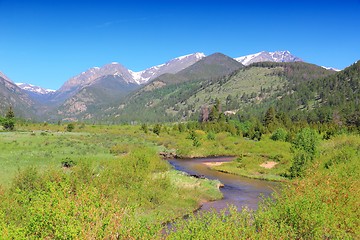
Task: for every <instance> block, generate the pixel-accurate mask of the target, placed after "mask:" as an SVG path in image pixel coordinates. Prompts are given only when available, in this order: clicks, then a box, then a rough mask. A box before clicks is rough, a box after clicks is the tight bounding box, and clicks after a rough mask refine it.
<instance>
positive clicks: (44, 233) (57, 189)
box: [0, 125, 222, 239]
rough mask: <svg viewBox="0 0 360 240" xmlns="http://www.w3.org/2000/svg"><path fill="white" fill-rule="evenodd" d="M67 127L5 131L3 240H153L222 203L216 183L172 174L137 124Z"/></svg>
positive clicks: (0, 194) (0, 195)
mask: <svg viewBox="0 0 360 240" xmlns="http://www.w3.org/2000/svg"><path fill="white" fill-rule="evenodd" d="M20 128H21V127H20V126H19V129H20ZM64 128H66V126H54V125H42V126H39V125H30V126H22V131H21V132H2V133H0V134H1V140H0V146H1V149H2V151H1V158H0V159H1V166H2V168H1V174H0V176H1V177H0V182H1V184H2V185H3V187H2V188H0V189H1V191H0V233H1V234H0V236H1V237H2V238H5V239H8V238H9V239H11V238H15V239H24V238H55V239H65V238H66V239H68V238H78V239H91V238H108V237H111V238H117V237H120V238H139V237H141V238H145V239H149V238H156V237H158V236H160V235H161V230H162V228H163V224H164V223H166V222H168V221H170V220H172V219H175V218H179V217H182V216H183V215H185V214H188V213H191V212H192V211H194V210H196V209H197V208H198V207H199V206H200V204H201V203H202V202H204V201H211V200H216V199H219V198H221V197H222V194H221V193H220V191H219V189H218V185H219V182H218V181H210V180H206V179H197V178H193V177H188V176H185V175H183V174H181V173H179V172H177V171H174V170H171V169H170V166H169V164H168V163H167V162H166V161H164V160H162V159H160V157H159V156H158V153H157V151H158V147H157V146H156V145H155V144H154V143H152V142H151V141H150V140H149V141H147V140H145V139H143V138H141V136H138V137H136V134H137V130H138V129H139V127H138V126H136V127H131V126H120V127H119V126H111V127H106V126H87V127H85V126H82V127H81V128H80V129H79V126H76V127H75V129H74V131H73V132H71V133H70V132H62V131H64ZM30 129H31V130H33V131H29V130H30ZM35 129H37V130H36V131H35ZM25 130H27V131H25ZM60 130H61V131H60ZM79 131H83V132H79ZM134 131H135V132H134Z"/></svg>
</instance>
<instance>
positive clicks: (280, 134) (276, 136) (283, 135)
mask: <svg viewBox="0 0 360 240" xmlns="http://www.w3.org/2000/svg"><path fill="white" fill-rule="evenodd" d="M287 135H288V133H287V131H286V130H285V129H283V128H278V129H276V131H275V132H274V133H273V134H272V135H271V137H270V138H271V139H272V140H274V141H283V142H285V141H286V139H287Z"/></svg>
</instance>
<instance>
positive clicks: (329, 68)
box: [321, 66, 341, 72]
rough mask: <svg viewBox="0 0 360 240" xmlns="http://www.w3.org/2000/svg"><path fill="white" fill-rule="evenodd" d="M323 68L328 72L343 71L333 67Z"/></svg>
mask: <svg viewBox="0 0 360 240" xmlns="http://www.w3.org/2000/svg"><path fill="white" fill-rule="evenodd" d="M321 67H322V68H325V69H326V70H332V71H335V72H340V71H341V70H340V69H337V68H333V67H325V66H321Z"/></svg>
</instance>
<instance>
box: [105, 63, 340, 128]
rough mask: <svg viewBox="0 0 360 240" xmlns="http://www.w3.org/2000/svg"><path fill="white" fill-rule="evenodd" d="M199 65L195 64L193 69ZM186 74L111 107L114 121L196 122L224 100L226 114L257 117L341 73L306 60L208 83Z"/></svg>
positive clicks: (256, 68) (250, 69)
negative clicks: (290, 94)
mask: <svg viewBox="0 0 360 240" xmlns="http://www.w3.org/2000/svg"><path fill="white" fill-rule="evenodd" d="M204 60H205V59H204ZM200 62H201V61H199V62H198V63H197V64H200ZM194 67H195V65H193V66H191V67H190V69H193V68H194ZM200 69H201V68H200ZM187 70H188V69H185V70H184V71H187ZM190 72H192V71H190ZM200 72H202V71H200ZM182 74H183V72H179V73H178V74H175V75H172V76H171V77H172V78H170V80H172V81H170V82H166V81H162V80H163V78H166V80H169V77H167V76H164V75H163V76H161V77H159V78H157V79H155V80H154V81H153V82H151V83H150V84H148V85H146V86H145V87H143V88H142V89H140V90H139V91H137V92H136V93H135V94H134V95H132V96H131V97H129V98H127V99H126V101H124V102H123V103H122V104H120V105H119V106H118V107H115V106H113V107H112V108H109V109H108V111H107V112H108V113H109V114H108V121H109V122H118V121H135V120H136V121H183V120H188V119H194V120H196V119H198V116H199V112H200V109H201V108H202V107H204V106H205V107H206V106H208V107H210V106H211V105H213V104H214V103H215V102H216V99H218V100H220V103H221V108H222V110H223V111H231V112H236V111H238V110H240V111H242V110H243V109H245V108H246V109H249V108H247V107H250V106H251V108H253V109H257V110H258V111H257V112H256V114H257V113H260V114H263V108H265V107H266V106H268V105H269V104H270V103H271V102H274V101H275V100H276V98H277V97H279V96H285V95H287V92H288V91H289V89H297V88H298V86H299V85H301V84H306V83H308V82H310V81H312V80H314V79H318V78H324V77H326V76H331V75H333V74H335V73H334V72H333V71H329V70H326V69H324V68H322V67H319V66H316V65H312V64H307V63H303V62H295V63H268V62H266V63H257V65H256V64H253V65H251V66H248V67H246V68H240V69H238V70H235V71H234V72H232V73H231V74H228V75H225V76H222V77H218V78H212V77H211V76H208V77H207V78H205V77H203V78H201V79H203V80H200V79H198V80H196V79H193V80H187V81H184V79H185V80H186V78H185V77H184V75H182ZM179 75H181V77H180V76H179ZM185 75H186V74H185ZM174 76H175V78H174ZM195 76H197V75H196V74H195ZM174 79H175V80H176V81H174ZM180 80H183V81H180ZM292 91H294V90H292ZM261 106H264V107H261ZM249 111H251V109H250V110H249Z"/></svg>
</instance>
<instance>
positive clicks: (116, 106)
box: [0, 51, 335, 123]
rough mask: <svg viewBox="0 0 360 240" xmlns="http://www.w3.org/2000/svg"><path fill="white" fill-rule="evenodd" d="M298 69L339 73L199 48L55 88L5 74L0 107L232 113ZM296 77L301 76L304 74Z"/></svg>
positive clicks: (284, 57)
mask: <svg viewBox="0 0 360 240" xmlns="http://www.w3.org/2000/svg"><path fill="white" fill-rule="evenodd" d="M262 62H273V63H274V64H280V65H276V66H275V65H274V66H275V67H274V66H272V67H271V68H270V69H269V67H262V66H261V63H262ZM259 64H260V65H259ZM282 64H283V65H282ZM289 64H293V65H289ZM294 64H295V65H294ZM294 66H296V67H294ZM292 68H293V69H292ZM297 68H300V69H303V70H304V69H305V70H304V71H308V72H307V73H306V75H307V76H310V77H309V78H311V79H315V78H322V77H326V76H329V75H331V74H334V73H335V71H334V70H327V69H325V68H323V67H319V66H315V65H311V64H310V65H309V64H307V63H303V61H302V60H301V59H300V58H299V57H296V56H294V55H292V54H291V53H290V52H289V51H276V52H265V51H263V52H259V53H256V54H251V55H247V56H243V57H238V58H231V57H228V56H226V55H224V54H221V53H215V54H212V55H210V56H205V54H203V53H194V54H189V55H185V56H181V57H177V58H174V59H172V60H170V61H168V62H166V63H164V64H160V65H157V66H153V67H150V68H148V69H145V70H143V71H139V72H134V71H132V70H129V69H127V68H126V67H124V66H123V65H121V64H120V63H115V62H113V63H110V64H107V65H104V66H102V67H93V68H90V69H88V70H87V71H85V72H82V73H80V74H79V75H77V76H74V77H72V78H70V79H69V80H68V81H66V82H65V83H64V84H63V86H62V87H61V88H60V89H58V90H56V91H53V90H48V89H43V88H40V87H37V86H33V85H31V84H25V83H21V84H20V83H19V84H17V85H16V84H14V83H13V82H12V81H11V80H10V79H8V78H7V77H6V76H5V75H4V74H2V73H0V98H1V103H2V104H1V106H0V111H1V112H2V113H3V112H4V111H5V110H4V109H6V107H8V106H10V105H11V106H13V107H14V109H15V113H16V114H17V115H18V116H21V117H24V118H28V119H36V120H42V121H58V120H63V121H98V122H102V121H107V122H114V123H115V122H122V121H134V120H135V121H159V120H161V121H178V120H180V119H181V120H182V119H184V120H186V119H191V118H193V119H194V118H196V117H197V115H198V113H199V109H200V108H201V107H202V106H204V105H207V104H208V105H210V104H212V103H213V102H214V101H215V99H216V98H219V99H221V100H222V101H224V107H225V108H226V110H232V111H236V110H239V109H241V108H243V107H245V106H247V105H249V104H250V103H255V102H256V103H262V102H266V101H267V100H266V99H271V98H272V97H273V96H275V95H276V94H280V93H282V92H283V90H284V89H285V88H286V87H287V86H288V84H289V79H292V78H295V77H294V76H290V75H289V74H290V73H289V72H287V71H290V70H291V71H292V74H298V73H299V72H301V71H300V70H298V69H297ZM294 69H295V70H294ZM296 77H298V76H296ZM298 81H299V82H300V81H304V80H303V79H301V77H300V78H299V79H298ZM259 93H260V94H259ZM255 95H256V97H255ZM278 97H279V96H278ZM245 100H247V101H245Z"/></svg>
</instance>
